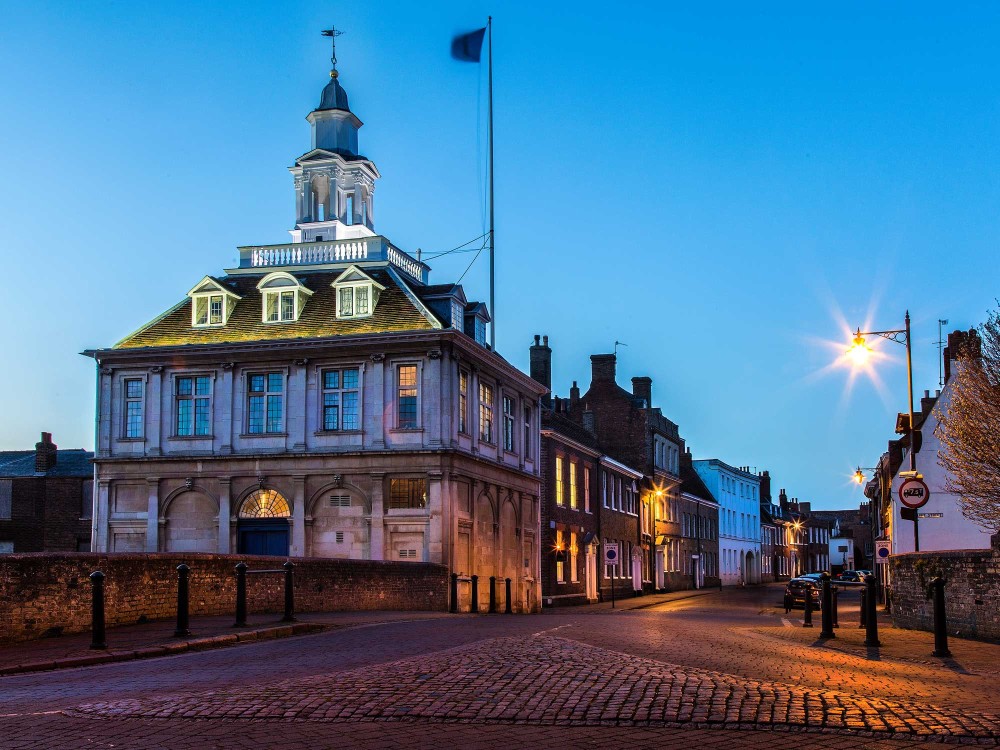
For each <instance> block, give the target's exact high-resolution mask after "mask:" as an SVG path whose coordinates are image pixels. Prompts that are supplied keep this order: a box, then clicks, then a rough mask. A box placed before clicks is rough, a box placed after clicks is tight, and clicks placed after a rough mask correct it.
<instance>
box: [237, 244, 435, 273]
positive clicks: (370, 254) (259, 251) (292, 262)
mask: <svg viewBox="0 0 1000 750" xmlns="http://www.w3.org/2000/svg"><path fill="white" fill-rule="evenodd" d="M239 250H240V268H274V267H282V266H307V265H321V264H328V263H351V262H360V261H380V260H382V261H388V262H389V263H392V265H394V266H396V267H397V268H399V269H400V270H401V271H403V272H404V273H406V274H408V275H409V276H411V277H413V278H414V279H417V280H418V281H421V282H424V283H426V282H427V273H428V271H429V268H428V267H427V266H426V265H425V264H424V263H421V262H420V261H418V260H416V259H415V258H413V257H411V256H410V255H408V254H407V253H405V252H403V251H402V250H400V249H399V248H398V247H396V246H394V245H392V244H390V243H389V241H388V240H386V239H385V238H384V237H378V236H376V237H363V238H359V239H350V240H333V241H330V242H294V243H288V244H285V245H249V246H246V247H241V248H239Z"/></svg>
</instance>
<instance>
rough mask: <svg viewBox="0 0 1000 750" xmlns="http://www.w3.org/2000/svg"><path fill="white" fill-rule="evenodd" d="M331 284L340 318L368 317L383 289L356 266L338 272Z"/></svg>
mask: <svg viewBox="0 0 1000 750" xmlns="http://www.w3.org/2000/svg"><path fill="white" fill-rule="evenodd" d="M331 286H332V287H333V288H334V289H335V290H336V294H337V317H338V318H340V319H350V318H367V317H369V316H370V315H371V314H372V313H373V312H374V311H375V305H376V304H377V303H378V297H379V294H380V293H381V292H382V291H383V290H384V289H385V287H384V286H382V285H381V284H379V283H378V282H377V281H375V280H374V279H372V278H371V277H370V276H368V275H367V274H366V273H364V272H363V271H362V270H361V269H360V268H358V267H357V266H351V267H350V268H348V269H347V270H346V271H344V272H343V273H342V274H340V276H339V277H338V278H337V280H336V281H335V282H333V284H331Z"/></svg>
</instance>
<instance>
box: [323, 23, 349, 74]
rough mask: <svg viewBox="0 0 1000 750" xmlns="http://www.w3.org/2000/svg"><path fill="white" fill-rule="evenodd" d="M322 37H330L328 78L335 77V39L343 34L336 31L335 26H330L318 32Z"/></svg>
mask: <svg viewBox="0 0 1000 750" xmlns="http://www.w3.org/2000/svg"><path fill="white" fill-rule="evenodd" d="M320 33H321V34H322V35H323V36H328V37H330V65H331V68H330V78H336V77H337V37H338V36H340V35H341V34H343V33H344V32H343V31H338V30H337V27H336V26H333V25H332V24H331V25H330V28H328V29H323V30H322V31H321V32H320Z"/></svg>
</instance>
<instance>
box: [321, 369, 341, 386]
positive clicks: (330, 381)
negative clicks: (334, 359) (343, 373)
mask: <svg viewBox="0 0 1000 750" xmlns="http://www.w3.org/2000/svg"><path fill="white" fill-rule="evenodd" d="M323 387H324V388H340V371H339V370H327V371H326V372H324V373H323Z"/></svg>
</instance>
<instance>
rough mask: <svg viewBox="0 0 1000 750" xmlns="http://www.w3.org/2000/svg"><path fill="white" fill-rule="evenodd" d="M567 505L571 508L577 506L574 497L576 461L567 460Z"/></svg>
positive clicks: (574, 508)
mask: <svg viewBox="0 0 1000 750" xmlns="http://www.w3.org/2000/svg"><path fill="white" fill-rule="evenodd" d="M569 507H570V508H572V509H573V510H576V509H577V508H578V507H579V501H578V500H577V497H576V461H570V462H569Z"/></svg>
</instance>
